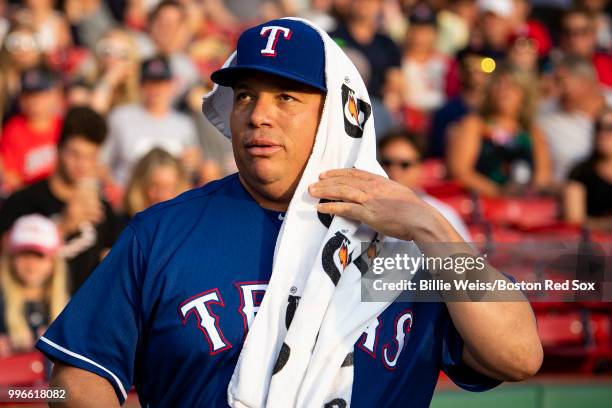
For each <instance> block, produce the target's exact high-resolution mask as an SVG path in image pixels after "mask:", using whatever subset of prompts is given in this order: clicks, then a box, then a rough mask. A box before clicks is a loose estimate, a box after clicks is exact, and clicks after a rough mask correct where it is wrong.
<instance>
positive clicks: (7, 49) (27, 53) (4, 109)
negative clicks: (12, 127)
mask: <svg viewBox="0 0 612 408" xmlns="http://www.w3.org/2000/svg"><path fill="white" fill-rule="evenodd" d="M35 34H36V32H35V30H34V29H33V28H32V27H31V26H29V25H24V24H18V25H15V26H13V27H12V28H11V29H10V30H9V32H8V33H7V35H6V36H5V37H4V42H3V43H2V48H1V49H0V125H2V124H3V122H4V121H5V120H6V119H7V118H8V117H9V116H11V115H12V114H14V113H16V112H17V110H18V108H17V99H18V98H17V97H18V96H19V93H20V78H21V73H22V72H24V71H25V70H27V69H29V68H33V67H35V66H37V65H40V64H41V63H42V62H43V54H42V51H41V47H40V45H39V43H38V40H37V39H36V35H35Z"/></svg>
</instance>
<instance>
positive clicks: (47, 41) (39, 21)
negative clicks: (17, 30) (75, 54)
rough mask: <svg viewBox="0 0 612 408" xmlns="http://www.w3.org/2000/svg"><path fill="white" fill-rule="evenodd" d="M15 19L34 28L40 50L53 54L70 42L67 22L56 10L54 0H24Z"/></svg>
mask: <svg viewBox="0 0 612 408" xmlns="http://www.w3.org/2000/svg"><path fill="white" fill-rule="evenodd" d="M23 3H24V7H22V8H20V9H19V10H18V11H17V13H16V15H15V19H16V20H17V21H18V22H19V23H21V24H28V25H30V26H31V27H33V28H34V30H35V32H36V39H37V41H38V44H40V47H41V49H42V51H43V52H44V53H45V54H47V55H53V54H55V53H58V52H60V51H61V50H64V49H66V48H67V47H68V46H70V44H71V43H72V39H71V37H70V30H69V27H68V23H67V21H66V18H65V17H64V15H63V14H61V13H60V12H58V11H56V10H55V8H54V6H55V0H25V1H24V2H23Z"/></svg>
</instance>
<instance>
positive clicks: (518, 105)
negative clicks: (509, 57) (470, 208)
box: [447, 67, 550, 196]
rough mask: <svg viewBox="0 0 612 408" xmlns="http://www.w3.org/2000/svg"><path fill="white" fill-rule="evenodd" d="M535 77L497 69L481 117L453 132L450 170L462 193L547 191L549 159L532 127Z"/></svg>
mask: <svg viewBox="0 0 612 408" xmlns="http://www.w3.org/2000/svg"><path fill="white" fill-rule="evenodd" d="M534 82H535V80H534V78H532V77H529V76H527V75H526V74H525V73H523V72H519V71H516V70H512V69H509V68H505V67H499V68H498V69H497V70H496V71H495V74H494V77H493V78H491V82H490V84H489V86H488V88H487V92H486V95H485V101H484V103H483V105H482V109H481V114H480V115H477V114H470V115H469V116H467V117H466V118H465V119H464V120H463V121H462V122H461V124H459V125H458V126H457V128H456V129H454V131H453V133H452V134H451V136H450V140H449V145H448V158H447V162H448V168H449V171H450V173H451V175H452V176H453V177H455V178H456V179H457V180H458V181H459V183H460V184H461V185H463V186H464V187H465V188H466V189H469V190H471V191H474V192H476V193H478V194H482V195H485V196H501V195H506V194H515V193H521V191H520V190H518V191H515V188H518V187H526V186H527V185H528V184H530V185H531V186H532V187H533V188H535V189H538V190H539V189H546V188H548V187H549V186H550V159H549V155H548V151H547V149H546V143H545V140H544V137H543V135H542V133H541V131H540V130H539V129H538V127H537V126H535V125H534V123H533V117H532V116H533V112H534V110H535V106H536V105H535V104H536V103H537V95H536V92H537V91H536V89H534V88H535V87H534Z"/></svg>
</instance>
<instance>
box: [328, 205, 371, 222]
mask: <svg viewBox="0 0 612 408" xmlns="http://www.w3.org/2000/svg"><path fill="white" fill-rule="evenodd" d="M317 211H319V212H322V213H325V214H334V215H338V216H340V217H346V218H351V219H354V220H357V221H359V222H366V219H367V211H366V209H365V208H364V207H363V206H361V205H359V204H353V203H338V202H335V203H320V204H317Z"/></svg>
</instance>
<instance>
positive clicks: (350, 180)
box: [311, 176, 369, 193]
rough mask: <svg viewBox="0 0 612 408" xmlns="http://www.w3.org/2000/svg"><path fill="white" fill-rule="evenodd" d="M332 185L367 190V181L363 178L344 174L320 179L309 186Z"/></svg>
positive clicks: (322, 186)
mask: <svg viewBox="0 0 612 408" xmlns="http://www.w3.org/2000/svg"><path fill="white" fill-rule="evenodd" d="M332 186H347V187H352V188H355V189H358V190H361V191H363V192H364V193H365V192H367V191H368V190H369V188H368V183H367V182H366V181H365V180H363V179H358V178H355V177H345V176H338V177H331V178H326V179H322V180H319V181H317V182H316V183H313V184H312V185H311V187H314V188H327V187H332Z"/></svg>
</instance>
